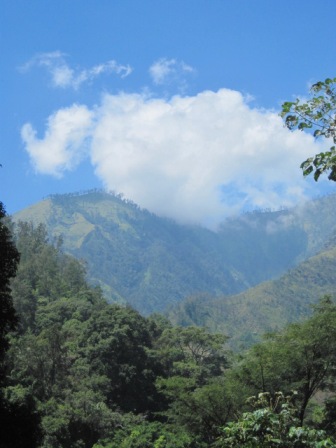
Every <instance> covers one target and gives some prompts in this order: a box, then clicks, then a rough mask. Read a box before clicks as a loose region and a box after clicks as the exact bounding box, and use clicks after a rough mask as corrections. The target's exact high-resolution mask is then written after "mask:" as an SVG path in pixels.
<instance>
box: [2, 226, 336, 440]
mask: <svg viewBox="0 0 336 448" xmlns="http://www.w3.org/2000/svg"><path fill="white" fill-rule="evenodd" d="M11 228H12V231H13V232H14V233H15V243H16V245H17V248H18V250H19V252H20V257H21V259H20V264H19V267H18V271H17V275H16V277H15V278H14V279H13V280H12V284H11V288H12V297H13V301H14V306H15V309H16V312H17V318H18V320H17V324H16V330H15V331H13V330H14V327H13V329H12V331H11V332H10V333H8V331H9V330H10V328H8V329H7V334H8V335H9V348H8V350H7V354H6V358H5V359H4V363H3V366H4V367H5V371H6V376H5V378H4V380H3V382H2V384H1V385H0V398H1V403H0V405H1V406H0V410H1V416H2V425H1V427H0V441H1V442H0V446H1V447H2V448H22V447H24V448H59V447H62V448H63V447H64V448H75V447H85V448H103V447H104V448H123V447H124V448H126V447H127V448H146V447H148V448H159V447H161V448H205V447H211V448H225V447H239V446H249V445H242V440H243V439H242V437H244V440H245V441H246V442H247V443H248V441H249V440H259V441H263V440H265V441H267V440H270V438H272V439H277V440H278V441H279V443H280V442H281V444H280V445H279V446H282V447H288V448H289V447H296V446H300V444H301V446H307V447H309V446H311V447H317V446H324V447H333V446H335V442H334V441H333V440H332V437H333V436H334V435H335V432H336V427H335V421H334V418H333V416H334V413H335V399H334V395H333V394H332V393H331V390H333V389H332V388H333V385H334V384H335V367H336V359H335V353H336V347H335V341H336V333H335V331H336V305H335V303H333V302H332V300H330V299H329V298H325V299H324V300H323V301H321V302H320V303H319V305H318V306H317V307H316V308H315V311H314V314H313V316H312V317H311V318H310V319H309V320H306V321H304V322H302V323H300V324H295V325H292V326H290V327H288V328H286V329H285V330H284V331H282V332H281V333H278V334H274V335H272V336H269V337H268V338H267V339H265V341H264V342H262V343H261V344H259V345H256V346H254V347H253V348H252V349H250V350H249V351H248V352H246V353H241V354H239V355H238V356H237V355H233V354H232V353H231V352H230V351H229V350H228V348H227V337H228V336H230V335H229V334H228V335H225V334H223V333H217V334H210V333H208V332H207V331H206V330H204V329H202V328H199V327H188V328H183V327H180V326H176V327H173V326H172V325H171V324H170V323H169V322H168V321H167V320H166V319H165V318H164V317H162V316H160V315H153V316H151V317H147V318H146V317H142V316H141V315H140V314H139V313H138V312H136V311H135V310H133V309H132V308H130V307H124V306H121V305H117V304H108V303H107V302H106V300H105V299H104V298H103V296H102V294H101V292H100V290H99V289H97V288H92V287H91V286H89V285H88V284H87V283H86V281H85V270H84V269H83V266H82V264H81V263H80V262H78V261H76V260H75V259H73V258H71V257H69V256H68V255H66V254H64V253H63V251H62V246H61V241H60V240H56V241H54V244H52V245H51V244H50V243H49V241H48V237H47V232H46V229H45V228H44V227H43V226H42V225H39V226H37V227H34V226H33V225H31V224H28V223H19V224H17V225H16V226H14V227H13V226H11ZM1 306H2V308H1V309H2V310H3V302H1ZM293 341H295V346H293ZM306 367H308V369H307V368H306ZM279 390H280V391H282V392H279ZM293 390H295V391H296V393H295V394H294V395H293V392H291V391H293ZM325 390H327V391H328V393H325V392H323V391H325ZM259 393H263V394H262V395H259V396H258V394H259ZM321 394H322V395H321ZM317 395H319V399H318V401H316V399H315V397H316V396H317ZM251 396H254V397H255V399H254V400H248V401H246V400H247V398H248V397H251ZM243 411H244V412H245V413H244V414H243ZM256 425H258V428H259V429H258V431H257V433H256V429H255V428H256ZM302 425H304V426H302ZM241 428H245V429H244V431H243V432H242V429H241ZM244 443H245V442H244ZM318 444H320V445H318ZM260 446H262V445H260ZM265 446H268V445H265ZM269 446H273V445H269Z"/></svg>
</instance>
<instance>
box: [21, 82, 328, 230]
mask: <svg viewBox="0 0 336 448" xmlns="http://www.w3.org/2000/svg"><path fill="white" fill-rule="evenodd" d="M22 136H23V139H24V142H25V144H26V150H27V151H28V153H29V154H30V157H31V159H32V161H33V163H34V165H35V167H36V169H37V170H39V171H41V172H45V173H50V174H60V173H61V172H62V171H64V170H67V169H70V168H73V167H74V165H75V164H76V163H79V160H80V157H81V156H83V155H84V153H85V152H87V154H88V155H89V157H90V159H91V162H92V165H93V166H94V169H95V172H96V175H97V176H98V177H99V178H100V179H101V180H102V181H103V183H104V185H105V186H106V188H108V189H110V190H114V191H118V192H122V193H124V195H125V196H126V197H127V198H129V199H132V200H133V201H134V202H136V203H137V204H139V205H140V206H142V207H145V208H148V209H149V210H151V211H153V212H155V213H157V214H159V215H163V216H169V217H172V218H175V219H177V220H179V221H183V222H199V223H203V224H208V225H211V226H214V225H215V224H216V223H218V222H220V221H221V220H222V219H223V218H224V217H225V216H227V215H229V214H232V213H235V212H239V211H241V210H243V209H244V208H246V207H252V208H253V207H263V208H264V207H272V208H274V207H279V206H281V205H284V206H285V205H291V204H293V203H295V202H296V201H297V200H298V199H301V198H303V197H304V195H305V190H306V188H307V186H308V184H307V182H305V181H304V180H303V179H302V174H301V172H300V169H299V165H300V162H301V161H302V160H304V159H305V158H306V157H307V156H308V155H310V154H314V153H316V152H319V151H321V150H323V147H322V143H319V142H315V141H314V139H313V138H312V137H311V136H310V135H307V134H304V133H302V132H298V131H297V132H293V133H291V132H289V131H288V130H287V129H285V128H284V126H283V123H282V120H281V119H280V117H279V116H278V115H277V113H275V112H273V111H267V110H259V109H256V108H253V107H252V106H251V104H250V103H249V101H248V100H247V99H246V98H245V97H244V96H243V95H242V94H241V93H239V92H236V91H232V90H227V89H222V90H220V91H218V92H211V91H205V92H202V93H199V94H198V95H196V96H192V97H182V96H175V97H173V98H171V99H170V100H164V99H158V98H150V97H146V96H144V95H138V94H119V95H105V96H104V97H103V100H102V102H101V104H100V105H99V106H96V107H95V108H94V109H93V110H92V111H89V110H87V109H86V108H85V107H84V106H77V105H74V106H72V107H70V108H68V109H62V110H60V111H58V112H57V113H56V114H54V115H53V116H51V117H50V118H49V120H48V123H47V129H46V134H45V137H44V138H43V139H40V140H39V139H37V138H36V136H35V134H34V130H33V129H32V127H31V126H30V125H25V126H24V128H23V130H22ZM84 141H87V142H89V143H88V146H87V145H86V147H85V145H84V146H82V143H83V142H84Z"/></svg>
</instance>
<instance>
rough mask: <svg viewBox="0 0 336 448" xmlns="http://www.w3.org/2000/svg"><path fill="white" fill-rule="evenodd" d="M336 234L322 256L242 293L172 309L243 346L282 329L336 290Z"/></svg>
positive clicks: (181, 319)
mask: <svg viewBox="0 0 336 448" xmlns="http://www.w3.org/2000/svg"><path fill="white" fill-rule="evenodd" d="M335 272H336V234H334V235H333V236H332V237H331V239H330V240H329V242H328V244H327V245H326V247H325V248H324V249H323V250H322V251H321V252H320V253H318V254H317V255H314V256H312V257H310V258H309V259H308V260H306V261H304V262H302V263H300V264H299V265H298V266H297V267H295V268H293V269H291V270H289V271H288V272H287V273H286V274H284V275H283V276H281V277H280V278H279V279H276V280H272V281H267V282H263V283H261V284H259V285H257V286H255V287H253V288H250V289H248V290H247V291H244V292H242V293H240V294H237V295H232V296H226V297H221V298H216V299H214V298H209V297H206V296H192V297H189V298H187V299H186V300H185V301H183V302H181V303H180V304H178V305H177V306H175V307H172V308H171V309H170V310H169V312H168V317H169V319H170V320H171V321H172V322H173V323H174V324H177V325H182V326H189V325H196V326H202V327H206V328H208V329H209V330H211V331H212V332H223V333H225V334H228V335H230V337H231V339H232V340H231V346H233V347H235V348H237V349H241V348H244V347H247V346H250V345H251V344H252V343H254V342H257V341H258V340H259V339H260V336H261V335H262V334H263V333H265V332H272V331H277V330H280V329H282V328H283V327H284V326H285V325H286V324H287V323H289V322H294V321H298V320H300V319H302V318H305V317H307V316H308V315H309V314H311V312H312V307H311V306H312V305H313V304H315V303H316V302H317V301H318V300H319V299H320V298H321V297H323V296H324V295H331V296H335V295H336V275H335Z"/></svg>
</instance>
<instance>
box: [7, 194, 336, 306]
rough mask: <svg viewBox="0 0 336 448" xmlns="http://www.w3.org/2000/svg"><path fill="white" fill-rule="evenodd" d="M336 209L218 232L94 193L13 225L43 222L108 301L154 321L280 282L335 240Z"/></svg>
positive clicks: (251, 218) (239, 223)
mask: <svg viewBox="0 0 336 448" xmlns="http://www.w3.org/2000/svg"><path fill="white" fill-rule="evenodd" d="M335 202H336V196H329V197H326V198H321V199H318V200H315V201H312V202H310V203H308V204H306V205H305V206H302V207H301V208H296V209H295V210H282V211H278V212H271V211H259V212H254V213H249V214H245V215H243V216H241V217H238V218H232V219H230V220H227V221H225V222H224V223H223V224H222V226H221V227H220V229H219V230H218V231H217V232H214V231H210V230H208V229H205V228H202V227H200V226H185V225H179V224H177V223H175V222H174V221H172V220H169V219H164V218H160V217H157V216H155V215H153V214H152V213H149V212H148V211H146V210H142V209H140V208H139V207H138V206H137V205H135V204H133V203H132V202H130V201H127V200H124V199H122V198H121V197H120V196H117V195H114V194H109V193H104V192H101V191H90V192H86V193H82V194H69V195H54V196H51V197H49V198H47V199H45V200H44V201H42V202H40V203H38V204H35V205H33V206H31V207H29V208H27V209H25V210H22V211H21V212H19V213H17V214H15V215H14V217H13V219H14V221H19V220H23V221H33V222H34V223H35V224H37V223H40V222H42V223H45V225H46V227H47V230H48V233H49V235H50V236H51V237H59V236H61V237H62V239H63V247H64V250H65V251H66V252H68V253H70V254H71V255H73V256H75V257H77V258H79V259H82V260H84V261H85V263H86V266H87V270H88V279H89V281H90V282H91V283H92V284H98V285H100V286H101V287H102V289H103V291H104V293H105V295H106V297H107V298H108V300H109V301H119V302H125V301H126V302H128V303H130V304H131V305H132V306H133V307H134V308H136V309H137V310H139V311H140V312H142V313H143V314H149V313H151V312H154V311H164V310H165V309H166V308H167V307H169V306H171V305H172V304H178V303H179V302H181V301H182V300H183V299H185V298H186V297H188V296H191V295H197V294H203V293H207V294H209V295H210V296H211V297H220V296H223V295H233V294H238V293H240V292H242V291H244V290H247V289H248V288H250V287H253V286H255V285H257V284H258V283H260V282H264V281H266V280H269V279H274V278H277V277H279V276H280V275H281V274H283V273H284V272H286V271H287V270H288V269H289V268H291V267H293V266H295V265H297V264H298V263H299V262H300V261H302V260H304V259H305V258H307V256H309V255H312V254H314V253H316V251H317V250H319V249H320V247H321V246H322V245H323V244H324V243H325V242H326V241H327V239H328V238H329V237H330V235H331V233H332V231H333V228H334V222H336V220H335V217H336V216H335V215H336V212H335V210H336V207H335Z"/></svg>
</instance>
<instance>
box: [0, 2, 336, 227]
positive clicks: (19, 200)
mask: <svg viewBox="0 0 336 448" xmlns="http://www.w3.org/2000/svg"><path fill="white" fill-rule="evenodd" d="M0 6H1V18H0V21H1V22H0V45H1V55H2V57H1V70H0V76H1V87H2V89H1V93H2V95H1V104H0V110H1V139H2V142H1V159H0V163H2V165H3V167H2V168H1V170H0V176H1V198H0V199H1V201H3V202H4V204H5V206H6V208H7V211H8V212H9V213H13V212H15V211H18V210H20V209H22V208H24V207H27V206H28V205H30V204H33V203H35V202H37V201H39V200H41V199H42V198H43V197H45V196H47V195H49V194H54V193H68V192H77V191H81V190H87V189H91V188H106V189H108V190H113V191H116V192H118V193H123V194H124V195H125V197H127V198H129V199H131V200H133V201H134V202H136V203H138V204H139V205H141V206H142V207H145V208H148V209H149V210H151V211H153V212H155V213H158V214H160V215H163V216H169V217H172V218H174V219H177V220H179V221H182V222H198V223H202V224H206V225H215V224H216V223H218V222H220V221H221V220H222V219H223V218H224V217H225V216H228V215H231V214H234V213H239V212H241V211H243V210H248V209H253V208H278V207H280V206H289V205H293V204H295V203H297V202H298V201H300V200H302V199H304V198H307V197H310V196H316V195H318V194H321V193H323V192H326V191H333V188H334V186H333V185H332V184H330V182H328V181H326V180H322V181H321V182H319V183H318V184H316V183H314V182H311V181H309V180H304V179H302V175H301V171H300V169H299V165H300V162H301V161H302V160H304V159H305V158H306V157H308V156H309V155H312V154H313V153H316V152H319V151H320V150H322V149H323V148H325V147H326V146H325V144H324V143H323V142H314V140H313V139H312V138H311V137H310V136H308V135H304V134H303V133H294V134H291V133H289V131H287V130H286V129H284V128H283V125H282V122H281V120H280V118H279V117H278V112H279V110H280V105H281V103H282V102H283V101H285V100H290V99H292V98H295V97H296V96H305V95H307V94H308V88H309V85H310V84H311V83H312V82H315V81H317V80H320V79H324V78H326V77H330V76H332V77H334V76H335V75H336V73H335V72H336V67H335V65H336V57H335V54H336V35H335V32H334V27H333V22H334V18H335V17H336V2H335V1H334V0H322V1H321V2H319V3H318V4H317V3H316V1H311V0H305V1H303V0H294V1H293V0H292V1H289V0H283V1H276V0H273V1H272V0H235V1H232V0H231V1H228V0H156V1H154V0H142V1H139V0H123V1H121V0H120V1H117V0H94V1H93V0H71V1H69V0H48V1H46V0H29V1H27V0H15V1H12V0H1V2H0Z"/></svg>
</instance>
